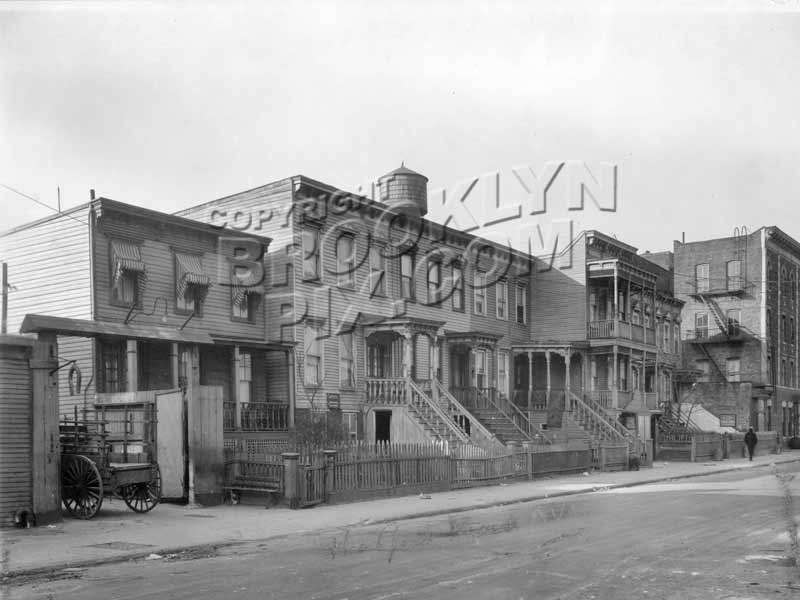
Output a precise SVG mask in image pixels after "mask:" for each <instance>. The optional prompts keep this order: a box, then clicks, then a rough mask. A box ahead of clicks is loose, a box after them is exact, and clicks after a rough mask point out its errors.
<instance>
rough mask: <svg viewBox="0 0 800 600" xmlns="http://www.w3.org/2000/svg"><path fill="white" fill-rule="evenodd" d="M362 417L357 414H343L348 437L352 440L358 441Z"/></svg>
mask: <svg viewBox="0 0 800 600" xmlns="http://www.w3.org/2000/svg"><path fill="white" fill-rule="evenodd" d="M360 416H361V415H360V414H359V413H357V412H343V413H342V424H343V425H344V427H345V429H346V430H347V435H348V437H349V438H350V439H351V440H357V439H358V420H359V417H360Z"/></svg>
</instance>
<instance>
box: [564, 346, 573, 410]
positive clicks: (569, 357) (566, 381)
mask: <svg viewBox="0 0 800 600" xmlns="http://www.w3.org/2000/svg"><path fill="white" fill-rule="evenodd" d="M571 361H572V351H571V350H567V351H566V352H564V371H565V373H566V376H565V377H564V405H565V406H570V398H569V391H570V382H569V365H570V362H571Z"/></svg>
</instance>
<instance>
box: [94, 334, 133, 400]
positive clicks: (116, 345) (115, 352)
mask: <svg viewBox="0 0 800 600" xmlns="http://www.w3.org/2000/svg"><path fill="white" fill-rule="evenodd" d="M126 356H127V353H126V344H125V342H105V341H101V342H100V372H101V374H102V377H103V385H102V387H101V390H102V391H103V392H105V393H115V392H124V391H125V387H126V385H125V384H126V381H125V380H126V364H127V363H126Z"/></svg>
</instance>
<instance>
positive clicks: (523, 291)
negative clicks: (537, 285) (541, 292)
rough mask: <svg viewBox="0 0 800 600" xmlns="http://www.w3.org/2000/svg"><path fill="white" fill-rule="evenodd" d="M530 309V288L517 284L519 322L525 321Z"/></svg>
mask: <svg viewBox="0 0 800 600" xmlns="http://www.w3.org/2000/svg"><path fill="white" fill-rule="evenodd" d="M527 311H528V288H527V286H525V285H523V284H517V323H525V321H526V318H527V317H526V314H525V313H527Z"/></svg>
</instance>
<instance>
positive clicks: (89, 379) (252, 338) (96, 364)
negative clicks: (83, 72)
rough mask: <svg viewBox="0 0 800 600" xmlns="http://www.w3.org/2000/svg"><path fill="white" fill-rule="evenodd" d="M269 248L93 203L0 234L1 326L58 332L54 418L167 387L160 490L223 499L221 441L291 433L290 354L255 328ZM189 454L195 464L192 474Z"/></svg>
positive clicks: (262, 326) (259, 325) (259, 241)
mask: <svg viewBox="0 0 800 600" xmlns="http://www.w3.org/2000/svg"><path fill="white" fill-rule="evenodd" d="M269 244H270V239H269V238H267V237H263V236H259V235H255V234H240V235H237V236H236V238H235V239H232V238H231V236H229V235H228V233H227V232H225V231H223V230H221V229H220V228H217V227H212V226H210V225H207V224H203V223H199V222H197V221H192V220H189V219H184V218H181V217H176V216H172V215H167V214H163V213H159V212H155V211H151V210H146V209H143V208H139V207H136V206H132V205H129V204H123V203H120V202H116V201H113V200H109V199H106V198H100V199H96V200H92V201H91V202H89V203H87V204H85V205H82V206H79V207H77V208H73V209H71V210H69V211H65V212H62V213H59V214H57V215H53V216H51V217H48V218H46V219H42V220H39V221H36V222H34V223H31V224H28V225H24V226H22V227H18V228H16V229H13V230H11V231H7V232H5V233H3V234H2V236H0V255H1V256H2V257H3V261H4V262H6V263H7V265H8V270H9V280H10V282H11V283H12V284H13V286H14V287H13V291H12V292H11V293H10V294H9V303H8V321H9V330H11V331H15V332H21V333H24V334H25V333H30V334H33V333H38V334H46V335H53V334H55V335H56V336H57V342H58V361H59V365H60V367H62V368H61V370H60V373H61V380H60V385H59V389H60V391H61V393H60V402H59V404H60V406H59V409H60V412H61V413H62V414H63V415H66V416H70V415H72V414H73V413H74V411H75V410H77V411H81V412H82V411H83V410H85V409H91V408H92V407H94V406H95V405H96V404H98V403H123V402H127V403H130V404H131V406H135V405H139V404H141V403H143V402H154V401H155V398H156V397H157V396H158V395H159V394H162V393H165V392H167V391H173V392H175V391H177V392H178V394H176V395H174V396H173V397H176V398H180V399H182V400H183V402H182V404H183V406H179V407H177V408H176V409H175V410H177V411H178V413H182V414H183V417H181V416H180V414H178V416H177V418H176V420H175V422H174V423H170V422H169V421H168V419H167V418H166V415H165V416H164V418H163V419H162V426H161V428H160V431H159V437H160V439H162V440H168V439H171V440H175V441H174V446H175V448H174V449H173V450H174V453H175V454H176V455H177V457H173V458H174V460H173V464H172V466H171V468H169V467H165V465H163V464H162V478H163V480H164V486H165V494H166V495H167V496H177V497H189V498H190V499H197V500H198V501H201V500H206V501H208V500H209V499H211V498H214V497H217V496H218V495H219V492H220V486H221V478H222V467H223V465H222V451H223V443H224V440H223V431H224V432H225V436H228V437H231V436H234V437H235V436H236V435H240V434H241V432H242V431H243V430H247V431H249V432H252V431H261V432H271V433H275V432H279V434H282V435H284V436H285V435H287V432H288V431H289V429H290V428H291V426H292V419H293V414H294V413H293V406H292V404H293V397H294V394H293V387H292V385H293V380H292V379H291V378H290V377H288V373H289V372H290V371H291V368H292V360H293V354H292V352H291V350H292V348H291V346H289V345H286V344H281V343H279V342H271V341H269V338H268V335H267V334H268V331H267V327H266V321H265V314H266V311H265V310H264V287H263V273H262V270H261V269H262V267H261V265H262V263H263V256H264V255H265V253H266V252H267V249H268V247H269ZM241 256H250V257H252V260H249V261H243V260H241ZM195 407H197V408H198V410H200V408H202V412H201V413H200V414H199V415H196V418H192V416H194V415H195V412H193V411H194V409H195ZM165 410H167V411H168V410H169V407H168V406H166V407H165ZM187 415H188V417H187ZM187 423H188V424H189V429H191V425H192V424H193V423H194V425H195V426H196V428H199V429H198V430H202V436H200V435H194V434H196V433H197V432H193V431H190V430H188V431H187V429H186V428H187V425H186V424H187ZM187 439H189V440H192V439H195V440H196V446H195V447H193V446H191V444H190V445H189V454H188V455H186V454H185V453H183V451H182V447H183V446H184V445H185V443H184V442H185V440H187ZM165 452H166V450H165ZM193 453H195V454H197V456H203V457H204V461H206V464H204V465H203V466H202V468H200V466H197V470H196V472H192V473H189V464H190V463H191V462H192V454H193ZM165 468H166V469H168V472H166V473H164V472H163V471H164V470H165Z"/></svg>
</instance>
